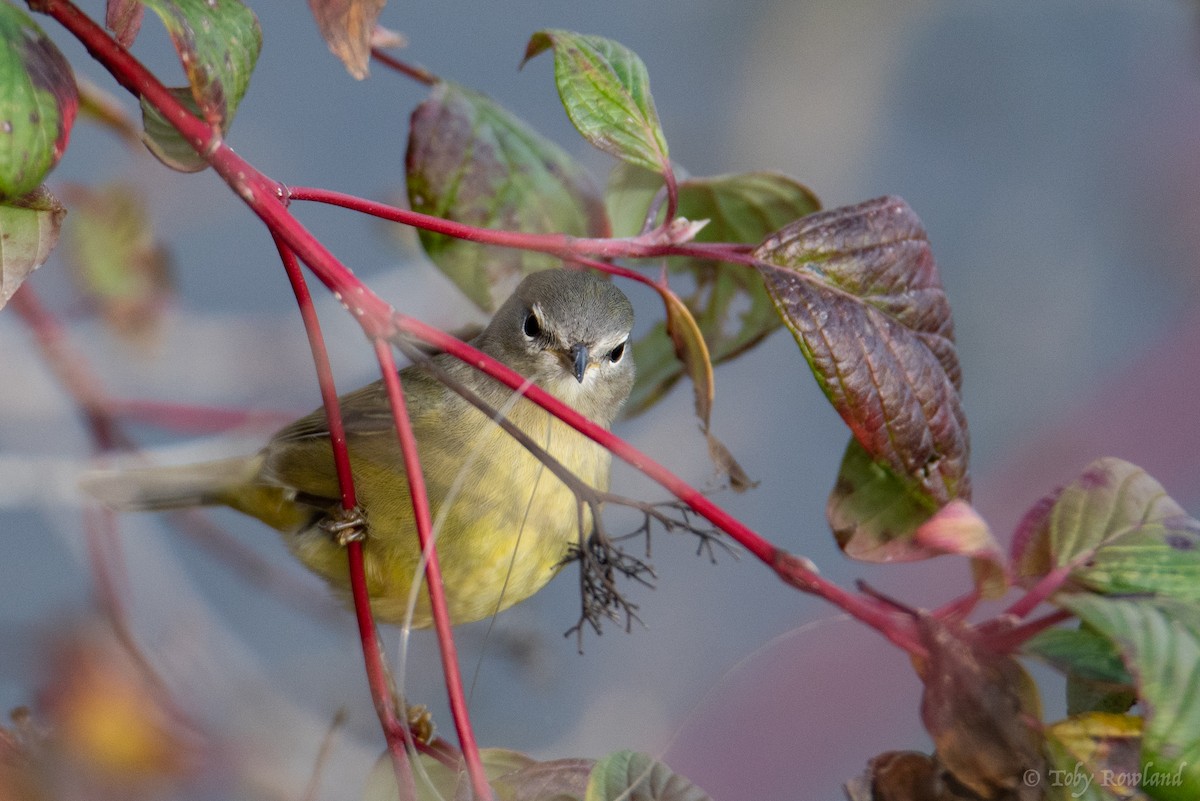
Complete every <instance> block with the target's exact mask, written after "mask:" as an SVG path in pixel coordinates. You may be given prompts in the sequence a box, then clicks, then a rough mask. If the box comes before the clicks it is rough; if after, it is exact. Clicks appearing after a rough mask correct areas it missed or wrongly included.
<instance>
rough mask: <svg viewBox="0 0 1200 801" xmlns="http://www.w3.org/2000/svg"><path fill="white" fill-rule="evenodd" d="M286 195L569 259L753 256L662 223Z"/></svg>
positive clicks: (299, 192)
mask: <svg viewBox="0 0 1200 801" xmlns="http://www.w3.org/2000/svg"><path fill="white" fill-rule="evenodd" d="M287 197H288V199H290V200H305V201H311V202H315V203H325V204H328V205H331V206H340V207H342V208H345V209H350V210H351V211H357V212H360V213H362V214H368V215H370V216H372V217H378V218H380V219H382V220H390V221H391V222H397V223H402V224H404V225H411V226H413V227H414V228H423V229H425V230H427V231H433V232H434V233H438V234H445V235H446V236H452V237H454V238H455V239H462V240H465V241H468V242H479V243H480V244H484V245H496V246H497V247H504V248H515V249H518V250H530V251H535V252H538V253H549V254H551V255H554V256H558V257H559V258H561V259H564V260H568V261H572V260H577V259H579V258H580V257H587V256H592V257H596V258H604V259H617V258H625V259H650V258H659V257H662V256H691V257H694V258H699V259H712V260H715V261H727V262H732V263H736V264H746V265H753V264H755V263H756V261H757V260H756V259H755V258H754V257H753V256H752V255H751V253H750V249H749V248H748V247H747V246H744V245H738V244H728V243H720V242H684V243H680V242H675V241H672V240H671V238H670V234H669V232H668V229H666V228H664V227H659V228H655V229H654V230H652V231H649V232H648V233H646V234H641V235H639V236H633V237H611V238H601V239H595V238H589V237H574V236H568V235H566V234H532V233H527V232H524V231H506V230H503V229H500V228H480V227H479V226H475V225H468V224H467V223H461V222H456V221H454V220H447V219H445V218H442V217H435V216H433V215H432V214H423V213H422V212H419V211H413V210H412V209H405V208H401V207H399V206H392V205H389V204H387V203H380V202H379V201H376V200H368V199H366V198H362V197H358V196H356V195H349V194H346V193H344V192H336V191H334V190H332V189H319V188H316V187H307V186H301V187H288V188H287Z"/></svg>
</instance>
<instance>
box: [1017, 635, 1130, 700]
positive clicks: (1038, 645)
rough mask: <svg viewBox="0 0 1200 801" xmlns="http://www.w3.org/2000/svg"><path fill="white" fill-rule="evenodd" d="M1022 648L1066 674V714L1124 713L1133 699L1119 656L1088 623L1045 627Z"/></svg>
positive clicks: (1108, 642) (1128, 680)
mask: <svg viewBox="0 0 1200 801" xmlns="http://www.w3.org/2000/svg"><path fill="white" fill-rule="evenodd" d="M1022 648H1023V650H1024V651H1025V653H1027V654H1030V655H1032V656H1036V657H1038V658H1039V659H1041V660H1043V661H1044V662H1047V663H1048V664H1050V665H1052V666H1053V667H1055V668H1056V669H1057V670H1059V671H1061V672H1062V673H1063V674H1064V675H1066V677H1067V712H1068V713H1069V714H1072V715H1075V714H1079V713H1082V712H1118V713H1120V712H1125V711H1127V710H1128V709H1129V708H1130V707H1131V706H1132V705H1133V703H1134V701H1136V700H1137V696H1136V693H1135V692H1134V690H1133V678H1132V677H1131V676H1130V675H1129V671H1127V670H1126V669H1125V665H1124V664H1123V663H1122V662H1121V655H1120V654H1119V653H1118V652H1117V649H1116V648H1115V647H1114V646H1113V644H1112V642H1111V641H1109V640H1108V639H1107V638H1105V637H1104V636H1103V635H1101V634H1100V633H1099V632H1097V631H1096V630H1095V629H1092V628H1091V627H1089V626H1086V625H1085V626H1081V627H1080V628H1078V629H1048V630H1046V631H1043V632H1042V633H1040V634H1038V635H1037V636H1036V637H1034V638H1033V639H1031V640H1029V641H1028V642H1026V643H1025V644H1024V645H1023V646H1022Z"/></svg>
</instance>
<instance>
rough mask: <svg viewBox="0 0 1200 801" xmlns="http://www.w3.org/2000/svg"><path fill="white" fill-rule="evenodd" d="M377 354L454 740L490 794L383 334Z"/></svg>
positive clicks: (408, 427)
mask: <svg viewBox="0 0 1200 801" xmlns="http://www.w3.org/2000/svg"><path fill="white" fill-rule="evenodd" d="M375 355H376V357H377V358H378V359H379V369H380V371H381V372H382V373H383V385H384V387H385V388H386V389H387V394H388V400H389V401H390V402H391V407H392V417H393V419H394V421H395V424H396V436H397V437H399V439H400V452H401V454H402V456H403V457H404V472H405V474H406V476H407V478H408V491H409V495H410V497H411V498H412V501H413V520H414V521H415V522H416V526H417V540H418V542H420V543H421V555H422V558H423V559H424V561H425V585H426V589H427V590H428V592H429V604H430V606H431V607H432V610H433V626H434V630H435V631H436V632H437V638H438V646H439V648H440V650H441V654H442V675H443V678H444V679H445V681H446V694H447V696H448V698H449V700H450V714H451V716H452V717H453V718H454V725H455V728H456V730H457V731H458V742H459V746H460V747H461V748H462V752H463V758H464V759H465V760H466V765H467V773H468V774H469V775H470V777H471V786H472V787H473V788H474V790H475V797H476V798H478V799H481V801H483V800H484V799H490V798H491V797H492V794H491V788H490V787H489V786H488V783H487V774H486V773H484V770H483V762H482V760H480V758H479V746H478V744H477V743H476V742H475V732H474V731H473V730H472V729H471V724H470V719H469V716H468V713H467V696H466V693H465V692H464V691H463V683H462V672H461V671H460V670H459V666H458V649H457V647H456V646H455V644H454V635H453V633H452V632H451V631H450V614H449V612H448V611H447V608H446V587H445V585H444V584H443V583H442V571H441V568H440V567H439V566H438V557H437V548H436V547H435V544H434V541H433V518H432V516H431V515H430V512H429V495H428V493H427V492H426V491H425V476H424V474H423V473H422V471H421V461H420V457H419V455H418V454H417V441H416V439H415V438H414V437H413V431H412V421H411V420H410V419H409V417H408V405H407V404H406V403H405V402H404V388H403V386H401V383H400V374H399V373H398V372H397V371H396V362H395V360H394V359H393V357H392V350H391V346H390V345H388V343H386V342H384V341H382V340H376V341H375Z"/></svg>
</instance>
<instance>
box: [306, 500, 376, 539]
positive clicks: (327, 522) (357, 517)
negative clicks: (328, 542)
mask: <svg viewBox="0 0 1200 801" xmlns="http://www.w3.org/2000/svg"><path fill="white" fill-rule="evenodd" d="M318 525H319V526H320V527H321V530H322V531H324V532H325V533H326V534H328V535H329V536H330V537H332V538H333V540H334V541H335V542H337V544H338V545H341V546H342V547H345V546H347V545H349V544H350V543H352V542H362V541H363V540H365V539H366V538H367V513H366V512H365V511H363V510H362V508H361V507H358V506H356V507H354V508H353V509H343V508H341V507H338V508H337V510H335V511H333V512H330V513H329V514H328V515H326V517H325V519H324V520H322V521H321V522H320V523H318Z"/></svg>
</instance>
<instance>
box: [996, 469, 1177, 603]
mask: <svg viewBox="0 0 1200 801" xmlns="http://www.w3.org/2000/svg"><path fill="white" fill-rule="evenodd" d="M1012 561H1013V567H1014V570H1015V573H1016V576H1017V578H1018V580H1019V581H1021V583H1023V584H1025V585H1026V586H1029V585H1031V584H1033V583H1034V582H1036V581H1037V580H1038V579H1040V578H1041V577H1042V576H1044V575H1045V574H1046V573H1048V572H1050V571H1051V570H1065V571H1067V574H1068V576H1067V577H1068V579H1069V581H1067V582H1066V583H1065V585H1064V586H1065V587H1066V588H1067V589H1078V588H1081V587H1082V588H1086V589H1089V590H1091V591H1093V592H1099V593H1105V594H1124V593H1155V594H1158V595H1165V596H1170V597H1174V598H1181V599H1184V600H1188V601H1193V602H1194V601H1198V600H1200V521H1197V520H1196V519H1195V518H1193V517H1191V516H1190V515H1188V514H1187V512H1185V511H1184V510H1183V508H1182V507H1181V506H1180V505H1179V504H1177V503H1176V502H1175V501H1174V500H1172V499H1171V497H1170V496H1169V495H1167V493H1166V490H1164V489H1163V487H1162V485H1161V484H1159V483H1158V482H1157V481H1155V480H1154V479H1153V478H1151V477H1150V476H1149V475H1147V474H1146V472H1145V471H1143V470H1142V469H1141V468H1139V467H1137V466H1136V465H1132V464H1130V463H1128V462H1124V461H1121V460H1120V459H1113V458H1105V459H1099V460H1097V461H1095V462H1093V463H1092V464H1090V465H1089V466H1088V467H1087V468H1086V469H1085V470H1084V472H1083V474H1082V475H1080V477H1079V478H1077V479H1076V480H1075V481H1073V482H1071V483H1070V484H1068V485H1066V486H1065V487H1062V488H1060V489H1058V490H1056V491H1055V492H1053V493H1051V494H1050V495H1048V496H1046V497H1045V498H1043V499H1042V500H1041V501H1039V502H1038V503H1037V504H1035V505H1034V507H1033V508H1032V509H1030V511H1029V512H1028V513H1026V515H1025V518H1024V519H1023V520H1022V521H1021V523H1020V524H1019V525H1018V526H1017V531H1016V534H1015V535H1014V537H1013V558H1012Z"/></svg>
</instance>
